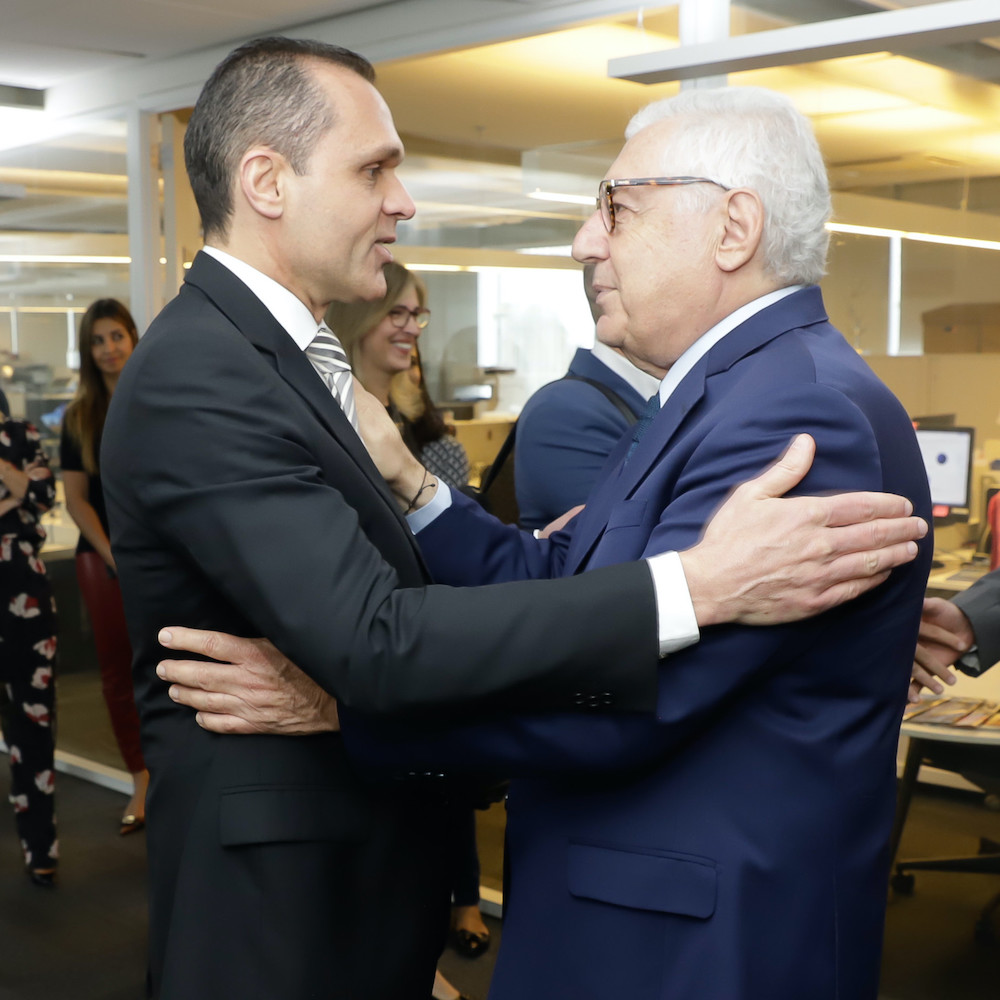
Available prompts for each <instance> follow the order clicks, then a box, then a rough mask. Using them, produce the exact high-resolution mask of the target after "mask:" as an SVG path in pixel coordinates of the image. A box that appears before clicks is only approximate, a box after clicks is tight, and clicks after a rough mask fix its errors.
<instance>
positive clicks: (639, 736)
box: [343, 385, 883, 776]
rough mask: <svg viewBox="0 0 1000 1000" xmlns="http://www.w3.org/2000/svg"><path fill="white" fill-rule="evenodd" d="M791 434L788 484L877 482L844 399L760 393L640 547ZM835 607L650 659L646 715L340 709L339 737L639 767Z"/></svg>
mask: <svg viewBox="0 0 1000 1000" xmlns="http://www.w3.org/2000/svg"><path fill="white" fill-rule="evenodd" d="M799 431H805V432H808V433H810V434H812V435H813V437H814V438H815V440H816V443H817V453H816V460H815V463H814V465H813V467H812V469H811V471H810V472H809V475H808V476H807V478H806V479H805V480H804V481H803V483H802V484H801V486H800V488H799V490H797V491H796V492H801V493H805V494H810V493H812V494H815V493H824V492H832V491H845V490H879V489H881V488H883V478H882V473H881V464H880V458H879V453H878V449H877V447H876V443H875V439H874V434H873V431H872V429H871V427H870V425H869V422H868V421H867V419H866V418H865V417H864V415H863V414H862V413H861V412H860V411H859V409H858V408H857V407H856V406H855V405H854V403H852V402H851V401H850V400H849V399H847V398H846V397H845V396H844V395H843V394H841V393H839V392H838V391H836V390H834V389H830V388H827V387H824V386H815V385H807V386H802V387H794V388H792V389H786V390H785V391H784V392H775V393H771V394H770V395H769V399H768V406H767V407H756V408H753V412H739V413H728V414H727V415H724V416H720V419H719V420H718V421H717V422H716V423H715V424H714V425H713V427H712V429H711V431H710V432H709V433H708V434H707V435H706V436H705V437H704V439H703V440H702V441H701V442H700V444H699V445H698V447H697V448H696V449H695V450H694V452H693V454H692V455H691V457H690V459H689V461H688V462H687V463H686V466H685V467H684V469H683V470H682V472H681V474H680V477H679V478H678V480H677V482H676V484H675V486H674V488H673V490H672V496H671V499H670V500H669V502H668V503H667V505H666V506H665V507H664V509H663V510H662V514H661V516H660V518H659V521H658V523H657V525H656V527H655V529H654V531H653V532H652V534H651V537H650V538H649V542H648V545H647V548H646V552H645V555H652V554H654V553H656V552H661V551H667V550H670V549H677V550H680V549H684V548H686V547H688V546H689V545H691V544H693V543H694V542H695V541H696V539H697V537H698V535H699V533H700V531H701V528H702V526H703V524H704V522H705V521H706V520H707V519H708V517H709V516H710V514H711V512H712V511H713V510H715V509H716V508H717V507H718V506H719V504H721V503H722V501H723V500H724V499H725V497H726V495H727V493H728V492H729V490H730V489H731V488H732V487H733V486H735V485H737V484H739V483H741V482H743V481H745V480H746V479H749V478H751V477H752V476H754V475H756V474H757V473H759V472H760V471H761V469H762V468H764V467H765V466H766V465H768V464H769V463H770V462H772V461H773V460H774V459H775V458H776V457H777V456H778V455H779V454H780V453H781V452H782V450H783V449H784V448H785V447H786V445H787V444H788V441H789V440H790V438H791V436H792V434H793V433H796V432H799ZM583 575H584V576H587V575H588V574H587V573H584V574H583ZM842 614H843V609H837V610H835V611H834V612H828V613H827V614H826V615H824V616H821V617H820V618H816V619H812V620H811V621H809V622H806V623H797V624H794V625H781V626H771V627H766V628H749V627H744V626H721V627H716V628H713V629H708V630H705V631H704V632H703V633H702V640H701V642H700V643H698V644H697V645H696V646H693V647H690V648H688V649H686V650H684V651H682V652H680V653H677V654H674V655H672V656H670V657H667V658H666V659H665V660H664V661H663V662H662V664H661V667H660V671H659V693H658V708H657V712H656V716H655V718H652V717H645V718H644V717H629V716H624V715H615V716H608V717H600V718H598V717H596V716H592V717H576V718H568V717H565V716H545V717H540V718H525V717H519V718H510V719H506V720H502V721H501V720H494V721H490V722H487V723H483V724H480V725H474V726H469V727H465V728H464V729H461V730H452V731H451V732H431V731H426V730H421V729H420V728H419V727H414V728H412V729H411V730H410V731H409V732H403V731H401V730H398V729H397V730H396V731H395V732H388V731H386V730H385V729H383V728H382V727H380V725H379V724H378V723H377V722H376V721H374V720H371V719H367V718H360V719H355V718H352V717H350V715H349V714H348V715H347V717H345V719H344V720H343V722H344V736H345V741H346V745H347V747H348V749H349V751H350V752H351V753H352V754H356V755H357V756H358V758H359V759H361V760H363V761H364V762H366V763H369V764H373V765H374V766H376V767H378V768H379V769H382V770H400V769H405V768H407V767H410V768H414V767H415V768H417V769H421V770H424V769H433V768H435V767H441V768H449V769H451V770H457V769H462V768H469V769H472V770H475V769H492V770H495V771H497V772H498V773H504V774H509V775H511V776H525V775H527V776H530V775H539V774H565V773H572V772H574V771H586V772H588V773H599V772H602V771H605V772H606V771H616V770H617V771H622V770H630V769H635V768H640V767H643V766H645V765H647V764H651V763H654V762H656V761H657V760H659V759H662V757H664V756H665V755H667V754H669V753H671V752H672V751H673V750H674V749H675V748H676V747H677V746H678V745H680V744H682V743H683V742H684V741H686V740H688V739H691V738H693V737H694V736H696V735H698V734H699V733H701V732H702V731H704V730H705V729H706V728H708V727H710V726H711V724H712V722H713V720H714V719H717V718H718V717H719V715H720V713H724V712H725V710H726V708H727V706H728V705H729V704H730V703H732V702H733V701H735V700H736V699H738V698H739V697H740V696H741V694H743V693H744V692H745V691H746V690H747V689H748V688H751V687H752V686H754V685H756V684H760V683H763V682H765V681H766V679H767V678H768V677H769V676H770V675H771V673H772V672H774V671H778V670H781V669H782V667H783V666H784V665H785V664H787V663H790V662H792V661H795V660H797V659H798V658H799V657H803V656H808V654H809V651H810V650H811V649H814V648H815V646H816V644H817V643H823V642H824V636H830V637H835V636H836V635H837V631H838V629H840V628H842V627H843V626H842V625H841V624H840V623H841V615H842Z"/></svg>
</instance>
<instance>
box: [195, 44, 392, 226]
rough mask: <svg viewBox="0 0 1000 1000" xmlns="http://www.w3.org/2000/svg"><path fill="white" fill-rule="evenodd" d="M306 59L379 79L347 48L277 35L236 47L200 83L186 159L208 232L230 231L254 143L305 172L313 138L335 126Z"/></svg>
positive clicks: (365, 60)
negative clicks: (242, 163) (238, 177)
mask: <svg viewBox="0 0 1000 1000" xmlns="http://www.w3.org/2000/svg"><path fill="white" fill-rule="evenodd" d="M308 59H316V60H321V61H323V62H328V63H334V64H335V65H338V66H343V67H345V68H346V69H349V70H353V71H354V72H355V73H357V74H358V75H359V76H361V77H363V78H364V79H365V80H367V81H368V82H369V83H374V82H375V70H374V68H373V67H372V64H371V63H370V62H368V60H367V59H365V58H364V56H359V55H358V54H357V53H356V52H352V51H351V50H350V49H345V48H341V47H340V46H339V45H328V44H326V43H325V42H315V41H306V40H299V39H294V38H284V37H281V36H273V37H269V38H256V39H254V40H253V41H250V42H247V43H245V44H244V45H241V46H240V47H239V48H237V49H234V50H233V51H232V52H230V53H229V55H228V56H226V58H225V59H223V60H222V62H221V63H219V65H218V66H216V68H215V70H214V72H213V73H212V75H211V76H210V77H209V78H208V82H207V83H206V84H205V86H204V87H203V88H202V91H201V95H200V96H199V97H198V103H197V104H196V105H195V108H194V112H193V113H192V115H191V121H190V122H189V123H188V128H187V134H186V135H185V137H184V162H185V164H186V166H187V172H188V179H189V180H190V182H191V188H192V189H193V191H194V198H195V201H196V202H197V204H198V212H199V213H200V215H201V225H202V229H203V231H204V234H205V236H206V237H208V236H210V235H222V236H224V235H225V234H226V230H227V228H228V226H229V219H230V216H231V215H232V212H233V191H232V185H233V177H234V175H235V173H236V167H237V165H238V163H239V160H240V157H241V156H242V155H243V154H244V153H245V152H246V151H247V150H248V149H249V148H250V147H251V146H253V145H255V144H257V143H262V144H264V145H266V146H270V147H271V148H272V149H274V150H275V151H276V152H278V153H280V154H281V155H282V156H284V157H285V158H286V159H287V160H288V162H289V164H290V165H291V167H292V169H293V170H294V171H295V172H296V173H302V172H303V171H304V170H305V166H306V162H307V161H308V159H309V155H310V154H311V153H312V151H313V149H314V148H315V145H316V143H317V142H318V141H319V139H320V137H321V136H322V135H323V134H324V133H326V132H327V131H328V130H329V129H330V128H332V126H333V124H334V115H333V111H332V109H331V108H330V106H329V103H328V102H327V100H326V98H325V96H324V95H323V93H322V91H321V90H320V88H319V86H318V85H317V84H316V82H315V81H314V80H313V79H312V78H311V77H310V75H309V73H308V72H307V71H306V69H305V68H304V66H303V62H304V61H305V60H308Z"/></svg>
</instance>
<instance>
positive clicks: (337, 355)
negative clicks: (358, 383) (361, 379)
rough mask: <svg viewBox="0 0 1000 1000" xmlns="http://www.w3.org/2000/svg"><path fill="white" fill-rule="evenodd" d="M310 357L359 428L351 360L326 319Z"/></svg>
mask: <svg viewBox="0 0 1000 1000" xmlns="http://www.w3.org/2000/svg"><path fill="white" fill-rule="evenodd" d="M306 357H307V358H308V359H309V360H310V362H312V366H313V368H315V369H316V371H317V372H318V373H319V377H320V378H321V379H322V380H323V381H324V382H325V383H326V387H327V388H328V389H329V390H330V392H332V393H333V397H334V399H336V400H337V402H338V403H340V408H341V409H342V410H343V411H344V416H346V417H347V419H348V420H350V422H351V426H353V427H354V429H355V430H357V429H358V413H357V409H356V408H355V405H354V385H353V383H352V378H353V376H352V375H351V363H350V362H349V361H348V360H347V353H346V352H345V351H344V347H343V345H342V344H341V343H340V340H339V339H338V338H337V335H336V334H335V333H334V332H333V331H332V330H331V329H330V328H329V327H328V326H327V325H326V323H321V324H320V327H319V330H318V332H317V333H316V336H315V338H314V339H313V342H312V343H311V344H310V345H309V346H308V347H307V348H306Z"/></svg>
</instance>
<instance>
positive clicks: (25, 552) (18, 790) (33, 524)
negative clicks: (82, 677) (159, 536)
mask: <svg viewBox="0 0 1000 1000" xmlns="http://www.w3.org/2000/svg"><path fill="white" fill-rule="evenodd" d="M55 495H56V490H55V480H54V479H53V478H52V472H51V471H50V470H49V461H48V457H47V456H46V454H45V452H44V451H43V450H42V446H41V443H40V441H39V435H38V432H37V431H36V430H35V428H34V427H32V426H31V424H28V423H25V422H24V421H23V420H11V419H10V417H9V415H8V414H7V412H6V399H0V727H2V728H3V734H4V740H5V742H6V743H7V751H8V754H9V756H10V776H11V782H10V785H11V787H10V801H11V804H12V805H13V806H14V822H15V824H16V826H17V833H18V837H19V839H20V841H21V850H22V853H23V855H24V864H25V869H26V871H27V873H28V877H29V878H30V879H31V881H32V882H34V883H35V885H38V886H41V887H43V888H51V887H52V886H54V885H55V878H56V866H57V865H58V858H59V842H58V840H57V839H56V825H55V823H56V818H55V797H54V791H55V737H54V735H53V727H54V726H55V714H56V702H55V684H54V668H55V656H56V609H55V602H54V601H53V600H52V590H51V588H50V587H49V581H48V578H47V577H46V575H45V565H44V564H43V563H42V560H41V559H40V558H39V556H38V553H39V550H40V549H41V547H42V543H43V542H44V541H45V529H44V528H43V527H42V526H41V524H40V519H41V516H42V514H44V513H45V511H47V510H49V509H50V508H51V507H52V504H53V503H54V502H55Z"/></svg>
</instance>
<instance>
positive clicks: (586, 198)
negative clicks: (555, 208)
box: [528, 188, 597, 207]
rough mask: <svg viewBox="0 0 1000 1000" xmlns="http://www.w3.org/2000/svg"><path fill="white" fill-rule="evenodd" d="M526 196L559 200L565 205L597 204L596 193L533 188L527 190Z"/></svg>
mask: <svg viewBox="0 0 1000 1000" xmlns="http://www.w3.org/2000/svg"><path fill="white" fill-rule="evenodd" d="M528 197H529V198H535V199H537V200H538V201H561V202H565V203H566V204H567V205H589V206H591V207H593V206H594V205H596V204H597V195H587V194H563V193H561V192H559V191H541V190H539V189H538V188H535V190H534V191H529V192H528Z"/></svg>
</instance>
